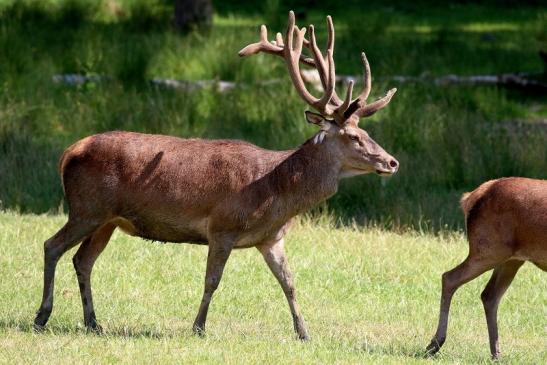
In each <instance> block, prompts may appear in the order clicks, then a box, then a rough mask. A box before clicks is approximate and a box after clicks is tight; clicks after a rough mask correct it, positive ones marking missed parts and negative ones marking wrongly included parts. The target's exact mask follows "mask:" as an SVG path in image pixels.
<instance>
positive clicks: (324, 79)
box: [309, 21, 342, 105]
mask: <svg viewBox="0 0 547 365" xmlns="http://www.w3.org/2000/svg"><path fill="white" fill-rule="evenodd" d="M327 25H329V35H330V34H331V29H330V27H332V28H333V29H332V32H334V26H333V24H332V21H331V22H330V23H329V22H327ZM309 28H310V42H309V48H310V49H311V51H312V54H313V59H314V60H315V67H316V68H317V72H318V73H319V79H320V80H321V85H322V86H323V89H324V90H325V91H326V90H327V88H328V83H329V80H328V77H329V75H330V70H327V64H325V61H326V62H328V57H323V55H322V54H321V51H320V50H319V47H318V46H317V39H316V38H315V28H314V26H313V24H310V26H309ZM329 38H330V36H329ZM329 49H330V50H331V52H332V51H333V47H332V46H331V47H330V48H328V49H327V51H328V50H329ZM333 64H334V63H333ZM331 102H332V103H333V104H335V105H339V104H340V103H341V102H342V101H341V100H340V98H339V97H338V95H337V94H336V90H335V91H334V93H333V95H332V100H331Z"/></svg>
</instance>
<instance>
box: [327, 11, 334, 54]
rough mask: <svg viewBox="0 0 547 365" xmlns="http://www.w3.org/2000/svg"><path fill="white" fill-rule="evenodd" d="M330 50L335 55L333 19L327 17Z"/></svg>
mask: <svg viewBox="0 0 547 365" xmlns="http://www.w3.org/2000/svg"><path fill="white" fill-rule="evenodd" d="M329 49H330V51H331V52H333V53H334V24H333V23H332V17H331V16H330V15H327V51H328V50H329Z"/></svg>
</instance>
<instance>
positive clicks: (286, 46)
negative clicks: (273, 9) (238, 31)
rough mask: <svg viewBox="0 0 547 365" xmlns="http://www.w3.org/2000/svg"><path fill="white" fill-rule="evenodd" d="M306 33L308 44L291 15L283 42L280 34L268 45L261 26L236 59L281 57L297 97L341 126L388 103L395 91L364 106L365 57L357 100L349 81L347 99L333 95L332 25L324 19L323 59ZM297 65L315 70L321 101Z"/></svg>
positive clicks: (367, 80) (367, 75)
mask: <svg viewBox="0 0 547 365" xmlns="http://www.w3.org/2000/svg"><path fill="white" fill-rule="evenodd" d="M309 29H310V40H309V41H308V40H306V39H305V38H304V35H305V33H306V29H305V28H302V29H299V28H298V27H297V26H296V25H295V17H294V12H293V11H290V12H289V21H288V25H287V31H286V33H285V37H284V38H283V37H282V36H281V34H280V33H277V35H276V40H275V41H272V42H269V41H268V31H267V29H266V26H265V25H262V26H261V27H260V41H259V42H257V43H252V44H250V45H248V46H246V47H245V48H243V49H242V50H241V51H239V55H240V56H242V57H244V56H249V55H252V54H257V53H260V52H265V53H270V54H274V55H277V56H280V57H283V58H284V59H285V62H286V64H287V69H288V71H289V75H290V77H291V80H292V82H293V85H294V87H295V88H296V91H297V92H298V94H299V95H300V97H301V98H302V99H304V101H305V102H306V103H308V105H310V106H312V107H313V108H315V109H316V110H317V111H318V112H320V113H321V114H322V115H323V116H325V117H330V118H333V119H334V120H335V121H336V122H337V124H338V125H340V126H342V125H343V124H345V123H347V122H348V121H350V120H352V121H354V122H357V121H358V120H359V118H361V117H367V116H369V115H372V114H374V113H375V112H377V111H378V110H380V109H381V108H383V107H385V106H386V105H387V104H388V103H389V102H390V100H391V98H392V96H393V94H395V92H396V91H397V89H391V90H389V91H388V92H387V94H386V95H385V96H383V97H382V98H380V99H378V100H376V101H375V102H373V103H371V104H369V105H366V100H367V98H368V96H369V94H370V89H371V76H370V75H371V74H370V65H369V63H368V60H367V58H366V56H365V54H364V53H362V54H361V59H362V62H363V67H364V68H365V71H364V78H363V83H364V88H363V91H362V92H361V94H359V96H358V97H357V98H355V99H352V93H353V84H354V83H353V81H350V82H349V84H348V88H347V91H346V97H345V98H344V100H343V101H342V100H341V99H340V97H339V96H338V95H337V94H336V91H335V83H336V75H335V66H334V59H333V53H334V25H333V23H332V18H331V17H330V16H327V30H328V40H327V52H326V53H327V54H326V56H323V54H322V53H321V51H320V50H319V47H318V46H317V42H316V38H315V29H314V27H313V25H310V26H309ZM304 46H305V47H307V48H309V49H310V51H311V53H312V55H313V58H309V57H306V56H303V55H302V48H303V47H304ZM300 63H303V64H305V65H307V66H311V67H314V68H315V69H316V70H317V72H318V73H319V78H320V80H321V85H322V86H323V90H324V94H323V96H322V97H321V98H316V97H315V96H313V95H312V94H311V93H310V92H309V91H308V90H307V89H306V85H305V83H304V80H303V79H302V75H301V74H300Z"/></svg>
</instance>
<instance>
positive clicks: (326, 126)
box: [34, 12, 398, 340]
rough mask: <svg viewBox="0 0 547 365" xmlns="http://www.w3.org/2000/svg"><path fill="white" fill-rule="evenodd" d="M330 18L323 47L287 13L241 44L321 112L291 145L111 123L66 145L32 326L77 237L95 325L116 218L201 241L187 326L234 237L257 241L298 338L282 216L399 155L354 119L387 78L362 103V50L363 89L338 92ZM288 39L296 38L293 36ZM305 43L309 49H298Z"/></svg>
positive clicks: (38, 324)
mask: <svg viewBox="0 0 547 365" xmlns="http://www.w3.org/2000/svg"><path fill="white" fill-rule="evenodd" d="M327 23H328V35H329V38H328V49H327V53H326V56H323V54H321V51H319V48H318V47H317V44H316V40H315V34H314V31H313V27H312V26H310V39H309V40H307V39H304V33H305V29H299V28H298V27H296V26H295V19H294V14H293V13H292V12H290V15H289V24H288V27H287V32H286V33H285V36H284V39H282V37H281V35H279V34H278V37H277V42H276V43H275V44H274V43H269V42H268V40H267V38H266V37H267V35H266V28H265V27H264V26H262V37H261V38H262V39H261V41H260V42H258V43H254V44H251V45H249V46H247V47H245V48H244V49H242V50H241V51H240V52H239V55H240V56H247V55H251V54H255V53H259V52H266V53H273V54H275V55H278V56H281V57H282V58H283V59H284V60H285V62H286V65H287V68H288V71H289V74H290V77H291V79H292V82H293V84H294V86H295V88H296V90H297V91H298V93H299V94H300V96H301V97H302V98H303V99H304V100H305V101H306V102H307V103H308V104H309V105H310V106H312V107H313V108H315V109H316V110H317V111H318V112H319V113H320V114H315V113H312V112H306V117H307V120H308V122H310V123H313V124H316V125H318V126H319V127H320V128H321V129H320V131H319V132H318V133H317V134H316V135H315V136H314V137H312V138H310V139H309V140H308V141H306V142H305V143H304V144H303V145H301V146H300V147H299V148H297V149H295V150H289V151H269V150H264V149H262V148H259V147H257V146H254V145H252V144H249V143H246V142H242V141H233V140H201V139H180V138H175V137H169V136H160V135H146V134H138V133H130V132H110V133H103V134H98V135H94V136H90V137H87V138H84V139H83V140H81V141H79V142H76V143H75V144H74V145H72V146H70V147H68V148H67V149H66V151H65V152H64V154H63V155H62V157H61V160H60V173H61V176H62V180H63V186H64V192H65V195H66V198H67V201H68V204H69V208H70V213H69V216H68V222H67V223H66V224H65V226H64V227H63V228H61V230H60V231H59V232H57V233H56V234H55V235H54V236H53V237H51V238H50V239H49V240H47V241H46V242H45V244H44V256H45V264H44V292H43V298H42V304H41V306H40V309H39V310H38V312H37V314H36V319H35V321H34V325H35V328H36V329H41V328H42V327H43V326H44V325H45V324H46V322H47V320H48V318H49V316H50V314H51V311H52V307H53V285H54V284H53V283H54V274H55V267H56V264H57V262H58V260H59V258H60V257H61V256H62V255H63V253H64V252H66V251H67V250H68V249H70V248H71V247H74V246H75V245H77V244H78V243H79V242H81V241H83V243H82V245H81V246H80V248H79V249H78V251H77V252H76V254H75V255H74V258H73V262H74V268H75V269H76V274H77V278H78V283H79V286H80V293H81V299H82V304H83V311H84V323H85V325H86V327H87V328H89V329H90V330H100V327H99V326H98V325H97V322H96V318H95V312H94V310H93V300H92V296H91V286H90V275H91V270H92V268H93V264H94V262H95V260H96V259H97V257H98V256H99V254H100V253H101V252H102V251H103V250H104V248H105V246H106V244H107V243H108V240H109V239H110V237H111V235H112V232H113V231H114V229H115V228H116V227H120V228H121V229H122V230H123V231H125V232H126V233H128V234H130V235H134V236H139V237H143V238H147V239H152V240H157V241H168V242H191V243H197V244H208V246H209V248H208V250H209V253H208V256H207V268H206V273H205V288H204V293H203V297H202V300H201V305H200V307H199V311H198V314H197V317H196V319H195V322H194V325H193V329H194V331H195V332H196V333H198V334H199V333H202V332H203V331H204V330H205V320H206V317H207V310H208V307H209V303H210V301H211V297H212V295H213V293H214V291H215V290H216V289H217V287H218V285H219V282H220V280H221V277H222V272H223V270H224V265H225V264H226V261H227V259H228V256H230V253H231V251H232V249H234V248H247V247H256V248H257V249H258V250H259V251H260V253H261V254H262V255H263V256H264V259H265V261H266V263H267V264H268V266H269V268H270V269H271V271H272V273H273V275H274V276H275V277H276V279H277V280H278V281H279V283H280V285H281V287H282V288H283V291H284V293H285V296H286V298H287V300H288V302H289V306H290V310H291V313H292V317H293V321H294V328H295V331H296V332H297V334H298V337H299V338H300V339H303V340H304V339H307V338H308V332H307V330H306V326H305V323H304V319H303V318H302V315H301V314H300V309H299V306H298V304H297V302H296V299H295V289H294V284H293V278H292V274H291V271H290V270H289V267H288V264H287V259H286V256H285V251H284V243H283V236H284V235H285V233H286V231H287V229H288V228H289V223H290V221H291V218H293V217H294V216H295V215H297V214H299V213H300V212H303V211H305V210H307V209H309V208H310V207H312V206H313V205H315V204H317V203H319V202H321V201H323V200H325V199H327V198H328V197H330V196H332V195H333V194H335V193H336V191H337V188H338V182H339V180H340V179H341V178H342V177H347V176H353V175H359V174H365V173H370V172H376V173H378V174H380V175H391V174H393V173H395V172H396V171H397V169H398V163H397V161H396V160H395V159H394V158H393V157H392V156H391V155H389V154H388V153H387V152H385V151H384V150H383V149H382V147H380V146H379V145H378V144H377V143H376V142H374V141H373V140H372V139H371V138H370V137H369V136H368V134H367V133H366V132H365V131H364V130H362V129H360V128H359V127H358V122H359V118H360V117H366V116H369V115H371V114H373V113H375V112H376V111H377V110H379V109H381V108H383V107H384V106H386V105H387V104H388V103H389V101H390V99H391V97H392V96H393V94H394V92H395V89H393V90H391V91H389V92H388V93H387V94H386V95H385V96H384V97H382V98H380V99H378V100H377V101H375V102H373V103H370V104H366V103H365V101H366V99H367V97H368V95H369V92H370V86H371V79H370V68H369V64H368V61H367V59H366V58H365V55H364V54H363V56H362V60H363V64H364V69H365V76H364V85H365V86H364V90H363V92H362V93H361V94H360V95H359V96H358V97H357V98H355V99H352V89H353V83H350V84H349V86H348V90H347V93H346V96H345V99H344V100H341V99H340V98H339V97H338V96H337V95H336V92H335V89H334V87H335V72H334V61H333V45H334V28H333V24H332V20H331V18H330V17H328V18H327ZM294 38H296V39H294ZM303 46H305V47H307V48H309V49H310V50H311V53H312V55H313V58H308V57H304V56H303V55H302V48H303ZM300 62H302V63H304V64H307V65H309V66H312V67H315V68H316V69H317V70H318V72H319V74H320V76H321V80H322V82H323V87H324V95H323V96H322V97H321V98H319V99H318V98H315V97H314V96H312V95H311V94H310V93H309V92H308V91H307V90H306V87H305V85H304V82H303V81H302V77H301V75H300V71H299V67H300V66H299V63H300Z"/></svg>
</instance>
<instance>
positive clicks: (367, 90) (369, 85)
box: [359, 52, 372, 102]
mask: <svg viewBox="0 0 547 365" xmlns="http://www.w3.org/2000/svg"><path fill="white" fill-rule="evenodd" d="M361 60H362V61H363V67H364V68H365V73H364V75H363V84H364V85H365V87H364V89H363V91H362V92H361V94H360V95H359V98H360V99H361V100H363V102H364V101H366V100H367V98H368V96H369V94H370V89H371V88H372V81H371V76H370V64H369V63H368V60H367V56H366V55H365V52H361Z"/></svg>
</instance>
